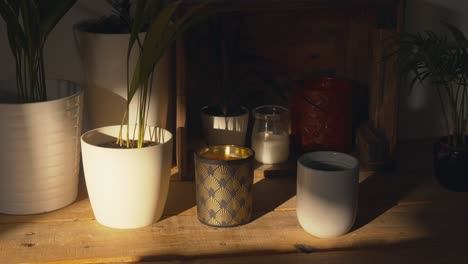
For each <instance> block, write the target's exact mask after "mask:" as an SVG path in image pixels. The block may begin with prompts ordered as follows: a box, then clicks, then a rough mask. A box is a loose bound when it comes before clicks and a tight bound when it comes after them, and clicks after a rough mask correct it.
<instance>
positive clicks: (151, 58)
mask: <svg viewBox="0 0 468 264" xmlns="http://www.w3.org/2000/svg"><path fill="white" fill-rule="evenodd" d="M180 4H181V1H175V2H172V3H171V4H169V5H167V6H166V7H165V8H164V9H163V10H162V11H161V12H160V14H159V15H158V16H157V17H156V18H155V19H154V21H153V23H152V24H151V25H150V27H149V29H148V32H147V33H146V36H145V40H144V42H143V47H142V50H141V54H140V56H139V58H138V62H137V65H136V66H135V70H134V74H133V76H132V81H131V84H130V89H129V92H128V98H127V100H128V103H129V102H130V101H131V100H132V99H133V96H134V95H135V93H136V91H137V90H138V88H139V86H140V85H141V84H142V83H143V82H146V80H148V78H149V76H150V74H151V72H152V71H153V69H154V65H155V63H156V62H157V61H158V60H159V59H160V58H161V56H162V55H161V54H162V52H163V49H165V48H166V47H164V44H165V43H162V40H163V37H164V34H165V32H166V31H167V28H168V26H169V23H170V21H171V18H172V16H173V15H174V13H175V11H176V10H177V7H178V6H179V5H180Z"/></svg>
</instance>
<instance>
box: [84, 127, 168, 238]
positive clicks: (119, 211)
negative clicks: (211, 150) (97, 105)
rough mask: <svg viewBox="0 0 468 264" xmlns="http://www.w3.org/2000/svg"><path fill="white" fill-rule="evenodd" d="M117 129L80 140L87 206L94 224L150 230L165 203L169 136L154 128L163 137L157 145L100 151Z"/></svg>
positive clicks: (97, 131) (92, 133) (102, 130)
mask: <svg viewBox="0 0 468 264" xmlns="http://www.w3.org/2000/svg"><path fill="white" fill-rule="evenodd" d="M119 128H120V126H109V127H103V128H98V129H94V130H91V131H88V132H86V133H84V134H83V136H82V137H81V148H82V156H83V169H84V175H85V180H86V187H87V189H88V195H89V199H90V201H91V207H92V209H93V212H94V215H95V216H96V220H97V221H98V222H99V223H100V224H102V225H104V226H108V227H112V228H121V229H124V228H138V227H144V226H147V225H151V224H152V223H154V222H156V221H157V220H159V219H160V218H161V216H162V213H163V210H164V206H165V204H166V198H167V194H168V190H169V181H170V176H171V175H170V170H171V164H172V163H171V161H172V135H171V133H170V132H169V131H167V130H164V129H159V128H156V129H158V130H159V131H160V132H161V133H160V135H162V137H160V138H159V139H158V140H157V141H156V142H160V144H158V145H155V146H150V147H144V148H141V149H120V148H117V149H116V148H105V147H100V146H99V145H100V144H102V143H105V142H109V141H110V140H115V138H116V136H117V135H118V131H119ZM147 134H148V133H147ZM156 134H158V133H156ZM124 135H125V131H124ZM147 139H149V137H147Z"/></svg>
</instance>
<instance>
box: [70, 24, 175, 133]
mask: <svg viewBox="0 0 468 264" xmlns="http://www.w3.org/2000/svg"><path fill="white" fill-rule="evenodd" d="M129 38H130V35H129V34H102V33H92V32H86V31H83V27H80V26H79V25H77V26H75V40H76V44H77V48H78V52H79V54H80V57H81V62H82V68H83V71H84V75H85V80H84V89H85V97H86V107H87V110H88V123H89V124H88V127H89V128H90V129H94V128H98V127H103V126H111V125H115V124H120V123H121V121H122V117H123V115H124V112H125V109H126V99H127V48H128V41H129ZM140 38H141V39H143V38H144V33H142V34H140ZM137 51H138V47H137V45H136V44H135V47H134V49H133V50H132V53H131V56H130V73H132V72H133V69H134V66H135V63H136V61H137V58H138V52H137ZM170 54H171V51H170V50H168V51H167V52H166V54H165V56H164V57H163V58H161V60H160V61H159V63H158V64H157V65H156V68H155V71H154V73H155V74H154V77H155V79H154V81H153V88H152V89H153V90H152V93H151V98H150V100H151V106H150V107H151V108H150V109H149V113H148V124H149V125H152V126H157V127H162V128H166V127H167V119H168V109H169V100H168V99H167V98H169V96H170V94H169V93H170V88H171V86H172V76H171V73H172V61H171V56H170ZM130 77H131V76H130ZM137 105H138V100H133V102H132V104H131V106H130V115H129V117H130V122H129V123H130V124H134V123H136V120H135V118H136V113H137Z"/></svg>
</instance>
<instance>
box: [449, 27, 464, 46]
mask: <svg viewBox="0 0 468 264" xmlns="http://www.w3.org/2000/svg"><path fill="white" fill-rule="evenodd" d="M445 26H446V27H447V28H448V30H449V31H450V33H451V34H452V36H453V38H454V39H455V41H456V42H457V43H458V44H461V45H464V46H467V45H468V40H466V37H465V35H464V34H463V32H461V30H459V29H458V28H457V27H455V26H454V25H452V24H445Z"/></svg>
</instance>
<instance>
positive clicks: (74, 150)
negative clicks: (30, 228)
mask: <svg viewBox="0 0 468 264" xmlns="http://www.w3.org/2000/svg"><path fill="white" fill-rule="evenodd" d="M46 87H47V88H46V89H47V94H48V99H49V100H48V101H46V102H39V103H27V104H15V103H12V102H13V101H12V100H11V98H16V81H14V80H8V81H0V124H1V125H0V146H1V149H2V151H1V152H0V171H1V172H0V213H5V214H18V215H24V214H37V213H43V212H48V211H53V210H56V209H59V208H62V207H65V206H67V205H69V204H70V203H72V202H73V201H75V199H76V197H77V194H78V177H79V170H80V140H79V138H80V135H81V122H82V110H83V93H82V91H81V89H80V87H79V85H77V84H76V83H72V82H69V81H63V80H48V81H46ZM6 98H10V100H8V99H6ZM6 101H9V102H10V103H5V102H6Z"/></svg>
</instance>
